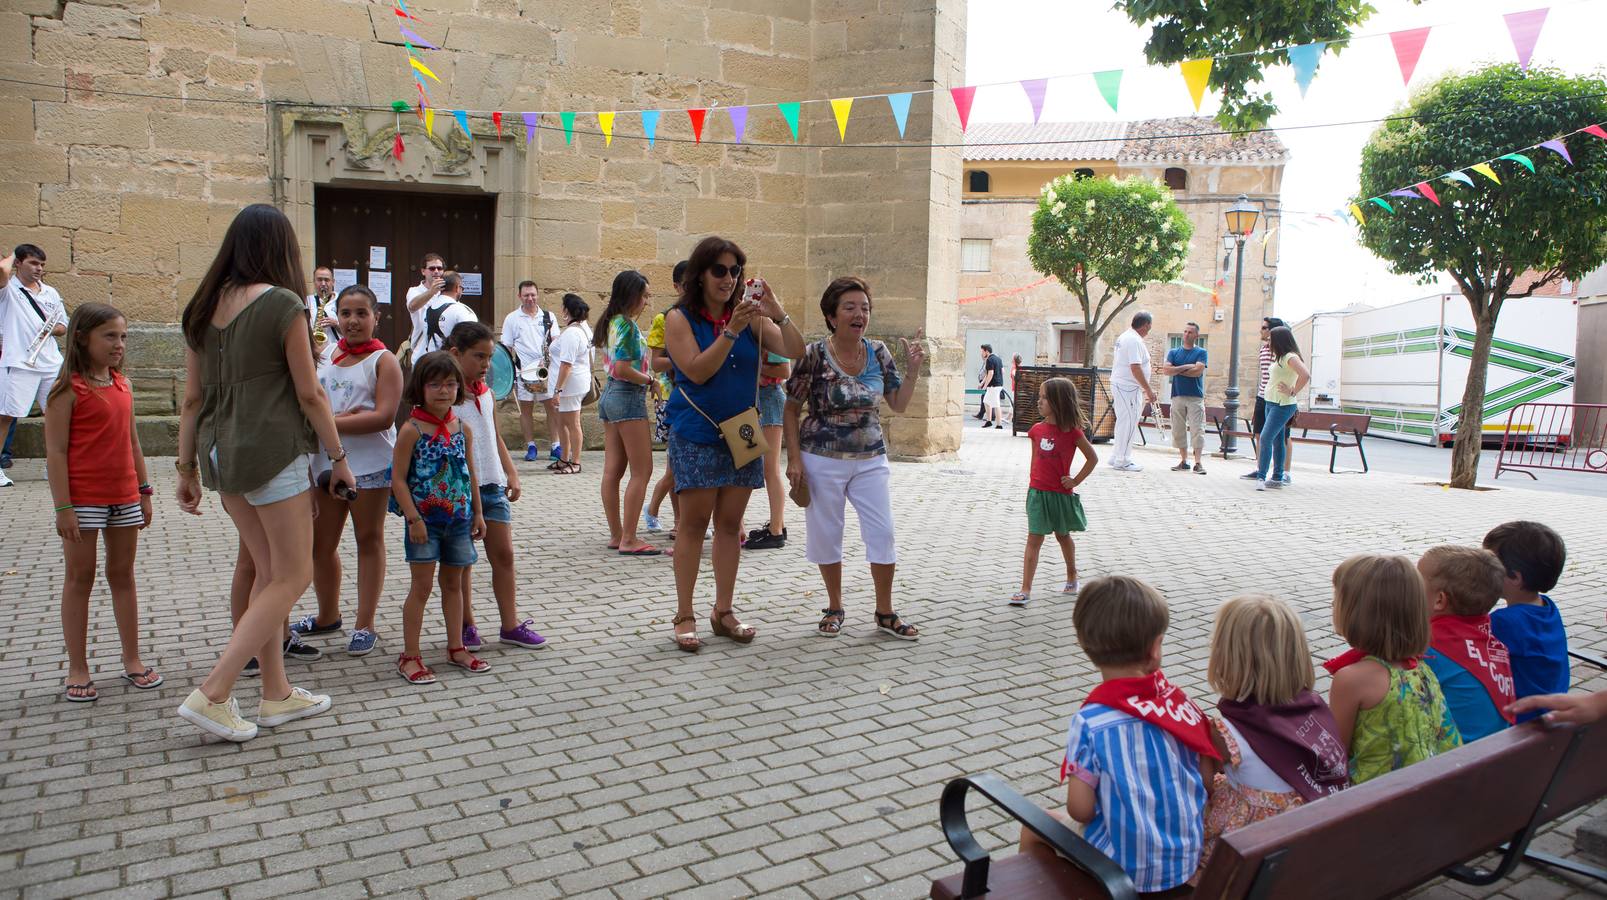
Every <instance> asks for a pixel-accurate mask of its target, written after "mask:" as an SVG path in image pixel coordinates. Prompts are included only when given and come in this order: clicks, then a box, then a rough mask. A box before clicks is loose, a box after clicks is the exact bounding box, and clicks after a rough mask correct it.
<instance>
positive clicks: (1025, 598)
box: [1010, 592, 1032, 606]
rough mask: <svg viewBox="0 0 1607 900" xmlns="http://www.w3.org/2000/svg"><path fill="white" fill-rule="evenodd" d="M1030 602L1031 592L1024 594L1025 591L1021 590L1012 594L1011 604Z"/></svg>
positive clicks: (1024, 604) (1021, 604)
mask: <svg viewBox="0 0 1607 900" xmlns="http://www.w3.org/2000/svg"><path fill="white" fill-rule="evenodd" d="M1030 602H1032V595H1031V594H1024V593H1021V592H1017V593H1014V594H1011V595H1010V605H1011V606H1026V605H1027V604H1028V603H1030Z"/></svg>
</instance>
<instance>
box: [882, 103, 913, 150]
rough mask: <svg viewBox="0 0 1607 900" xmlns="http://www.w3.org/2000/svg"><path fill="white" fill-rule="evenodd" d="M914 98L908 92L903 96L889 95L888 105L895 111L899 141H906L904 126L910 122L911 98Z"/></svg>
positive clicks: (894, 122)
mask: <svg viewBox="0 0 1607 900" xmlns="http://www.w3.org/2000/svg"><path fill="white" fill-rule="evenodd" d="M912 96H914V95H913V94H910V93H908V92H905V93H902V94H888V95H887V105H888V106H890V107H892V110H893V124H895V125H897V126H898V137H899V140H903V139H904V126H905V125H907V124H909V120H910V98H911V97H912Z"/></svg>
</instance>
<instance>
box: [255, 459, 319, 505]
mask: <svg viewBox="0 0 1607 900" xmlns="http://www.w3.org/2000/svg"><path fill="white" fill-rule="evenodd" d="M311 474H312V454H310V453H303V454H302V455H300V456H298V457H296V458H295V459H293V460H291V461H290V465H288V466H285V467H284V468H283V469H280V470H279V474H278V475H275V476H273V477H272V478H270V479H268V482H267V483H266V484H264V485H263V486H262V487H259V488H257V489H256V490H254V491H246V492H245V494H243V495H242V496H244V497H245V499H246V502H247V503H249V504H251V505H252V506H267V505H268V504H270V503H278V502H279V501H281V500H289V499H290V498H291V497H294V496H296V495H297V494H300V493H301V492H302V491H305V490H307V489H309V488H311V487H312V479H311V478H310V477H309V476H310V475H311Z"/></svg>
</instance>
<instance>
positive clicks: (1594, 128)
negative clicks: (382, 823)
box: [1579, 125, 1607, 141]
mask: <svg viewBox="0 0 1607 900" xmlns="http://www.w3.org/2000/svg"><path fill="white" fill-rule="evenodd" d="M1579 130H1580V131H1583V132H1584V133H1585V134H1593V135H1595V136H1596V137H1599V138H1601V139H1602V140H1604V141H1607V131H1602V130H1601V126H1600V125H1586V126H1585V127H1583V128H1581V129H1579Z"/></svg>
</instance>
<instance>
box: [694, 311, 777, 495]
mask: <svg viewBox="0 0 1607 900" xmlns="http://www.w3.org/2000/svg"><path fill="white" fill-rule="evenodd" d="M683 315H684V313H683ZM748 330H749V331H750V332H751V331H752V330H753V326H752V325H749V326H748ZM714 339H715V340H719V339H720V338H719V335H718V334H716V335H715V338H714ZM753 340H754V343H755V344H756V345H757V346H758V349H757V351H756V352H757V353H760V354H762V353H763V352H764V342H763V341H761V340H760V339H759V336H758V334H754V337H753ZM733 349H735V348H734V347H733ZM755 360H756V361H759V358H758V357H755ZM763 369H764V366H763V365H755V366H754V377H753V405H752V406H750V407H748V408H747V409H744V410H743V411H741V412H739V413H737V414H736V415H734V416H732V417H730V418H729V419H725V420H724V421H720V422H716V421H714V419H713V418H711V417H710V416H709V414H708V413H706V412H704V411H703V410H702V408H701V407H699V406H698V405H697V404H696V403H694V402H693V401H692V392H691V391H682V393H681V395H682V396H683V397H685V398H686V402H687V405H689V406H691V407H692V409H693V410H695V411H696V412H697V414H698V415H700V416H702V417H703V418H705V419H708V422H709V424H710V425H713V426H714V430H716V431H718V432H720V437H722V438H725V445H726V447H727V448H729V449H730V450H731V462H732V464H733V465H735V466H736V467H737V468H738V469H740V468H742V467H743V466H745V465H747V464H748V463H751V462H753V461H754V460H756V459H758V458H760V457H762V456H764V455H765V454H766V453H769V452H770V442H769V441H767V440H765V438H764V429H763V428H761V427H759V373H760V372H762V371H763Z"/></svg>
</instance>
